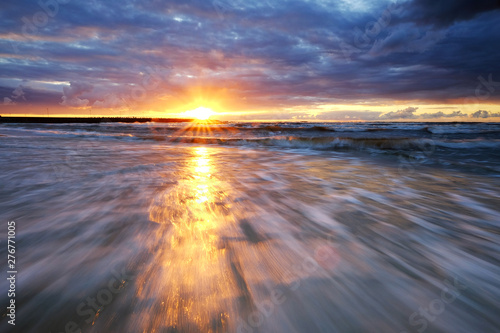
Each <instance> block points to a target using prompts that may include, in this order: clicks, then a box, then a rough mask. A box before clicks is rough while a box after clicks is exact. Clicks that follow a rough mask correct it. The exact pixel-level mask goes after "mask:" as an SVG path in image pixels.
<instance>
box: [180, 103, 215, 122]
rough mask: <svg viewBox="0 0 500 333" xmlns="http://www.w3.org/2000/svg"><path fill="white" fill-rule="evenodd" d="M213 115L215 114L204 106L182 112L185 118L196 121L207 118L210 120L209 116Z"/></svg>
mask: <svg viewBox="0 0 500 333" xmlns="http://www.w3.org/2000/svg"><path fill="white" fill-rule="evenodd" d="M214 114H215V112H214V111H213V110H212V109H210V108H206V107H204V106H200V107H198V108H196V109H194V110H189V111H186V112H184V115H185V116H186V117H190V118H196V119H198V120H207V119H208V118H210V116H212V115H214Z"/></svg>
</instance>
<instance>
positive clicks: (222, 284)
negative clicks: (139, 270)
mask: <svg viewBox="0 0 500 333" xmlns="http://www.w3.org/2000/svg"><path fill="white" fill-rule="evenodd" d="M216 173H217V169H216V165H215V163H214V161H213V158H212V151H211V150H210V149H207V148H205V147H197V148H193V150H192V156H191V158H190V159H189V160H188V161H187V163H186V164H185V167H184V168H183V169H181V170H180V171H179V173H178V175H177V177H178V180H177V181H178V183H177V184H176V185H175V186H174V187H171V188H168V189H166V190H165V191H163V192H162V193H160V195H158V196H157V197H156V198H155V200H154V201H153V203H152V205H151V207H150V220H151V221H154V222H157V223H159V224H160V228H159V229H158V232H157V237H158V241H159V242H161V244H162V246H163V248H162V249H161V250H160V251H158V250H156V251H157V252H156V254H155V256H156V261H157V265H159V266H160V268H159V272H158V274H160V272H161V274H163V277H162V278H157V279H154V280H155V282H153V286H151V281H149V282H148V284H149V285H150V290H148V291H146V290H144V291H143V295H142V297H143V298H147V297H157V298H158V299H161V300H162V302H164V303H162V304H161V305H158V309H157V311H159V312H156V314H155V315H152V317H151V318H149V320H150V322H149V323H148V324H147V325H146V326H149V327H150V329H154V330H158V329H160V330H161V329H162V328H163V329H167V330H168V329H176V328H179V327H184V328H186V327H187V328H189V327H191V330H192V331H203V332H219V331H227V329H228V321H229V313H230V311H229V310H230V309H231V307H234V304H232V303H233V302H231V300H232V299H233V298H234V294H235V293H236V290H235V289H236V286H234V282H232V281H231V279H230V277H228V275H227V274H225V273H224V272H227V258H226V254H225V251H226V250H225V249H224V246H221V235H222V234H223V233H224V230H225V229H226V228H228V226H230V225H231V224H232V223H233V222H234V221H233V220H232V218H231V217H230V216H228V214H227V213H226V212H227V210H228V207H229V205H228V204H227V196H228V186H227V185H225V183H224V182H223V181H221V180H220V178H219V177H218V176H215V174H216ZM158 292H159V293H161V295H162V296H161V297H158V296H157V295H156V296H155V294H156V293H158ZM233 310H234V308H233ZM152 313H154V312H152ZM158 313H161V314H162V315H161V316H159V315H158ZM148 331H150V330H148Z"/></svg>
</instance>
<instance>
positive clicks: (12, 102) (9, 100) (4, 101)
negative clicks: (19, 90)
mask: <svg viewBox="0 0 500 333" xmlns="http://www.w3.org/2000/svg"><path fill="white" fill-rule="evenodd" d="M14 104H16V103H14V101H13V100H11V99H10V98H8V97H4V98H3V105H14Z"/></svg>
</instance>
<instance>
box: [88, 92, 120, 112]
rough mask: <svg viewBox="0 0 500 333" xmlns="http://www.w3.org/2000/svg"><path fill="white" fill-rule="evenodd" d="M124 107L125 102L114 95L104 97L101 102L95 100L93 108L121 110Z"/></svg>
mask: <svg viewBox="0 0 500 333" xmlns="http://www.w3.org/2000/svg"><path fill="white" fill-rule="evenodd" d="M124 105H125V101H124V100H123V99H122V98H120V97H118V96H116V95H115V94H109V95H106V96H104V99H103V100H102V101H100V100H97V101H95V102H94V104H93V106H94V107H96V108H112V109H115V108H121V107H123V106H124Z"/></svg>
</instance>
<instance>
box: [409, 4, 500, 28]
mask: <svg viewBox="0 0 500 333" xmlns="http://www.w3.org/2000/svg"><path fill="white" fill-rule="evenodd" d="M406 7H407V9H408V17H409V19H410V20H412V21H415V22H418V23H421V24H433V25H436V26H448V25H451V24H453V23H455V22H458V21H464V20H470V19H472V18H474V17H476V16H477V15H478V14H480V13H483V12H488V11H493V10H497V9H499V8H500V1H498V0H474V1H470V0H440V1H436V0H413V1H410V2H409V3H408V4H407V5H406Z"/></svg>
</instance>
